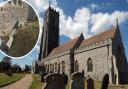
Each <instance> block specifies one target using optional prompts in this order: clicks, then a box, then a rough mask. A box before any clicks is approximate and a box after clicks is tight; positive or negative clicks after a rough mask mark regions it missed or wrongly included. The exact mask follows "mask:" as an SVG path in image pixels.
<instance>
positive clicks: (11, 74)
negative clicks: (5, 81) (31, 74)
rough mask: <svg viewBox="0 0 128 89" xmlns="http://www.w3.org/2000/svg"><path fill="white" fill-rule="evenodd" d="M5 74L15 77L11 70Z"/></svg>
mask: <svg viewBox="0 0 128 89" xmlns="http://www.w3.org/2000/svg"><path fill="white" fill-rule="evenodd" d="M5 74H6V75H8V76H13V72H12V70H10V69H9V70H8V71H6V72H5Z"/></svg>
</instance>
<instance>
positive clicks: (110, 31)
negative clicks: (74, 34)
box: [80, 27, 116, 46]
mask: <svg viewBox="0 0 128 89" xmlns="http://www.w3.org/2000/svg"><path fill="white" fill-rule="evenodd" d="M115 32H116V29H115V27H113V28H111V29H108V30H107V31H104V32H102V33H99V34H97V35H94V36H92V37H90V38H87V39H85V40H83V41H82V42H81V44H80V46H85V45H89V44H92V43H96V42H100V41H103V40H105V39H108V38H113V37H114V34H115Z"/></svg>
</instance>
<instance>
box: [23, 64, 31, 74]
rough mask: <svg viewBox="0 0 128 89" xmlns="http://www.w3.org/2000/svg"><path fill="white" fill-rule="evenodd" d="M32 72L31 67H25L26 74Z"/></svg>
mask: <svg viewBox="0 0 128 89" xmlns="http://www.w3.org/2000/svg"><path fill="white" fill-rule="evenodd" d="M30 71H31V66H30V65H25V68H24V72H26V73H29V72H30Z"/></svg>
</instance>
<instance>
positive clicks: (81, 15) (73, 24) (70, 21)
mask: <svg viewBox="0 0 128 89" xmlns="http://www.w3.org/2000/svg"><path fill="white" fill-rule="evenodd" d="M59 12H60V34H63V35H68V36H69V37H71V38H74V37H76V36H78V35H80V33H84V35H85V36H86V35H87V33H88V24H89V23H88V22H89V20H90V11H89V9H88V8H81V9H78V10H77V11H76V12H75V15H74V17H71V16H66V15H65V14H64V12H63V11H62V10H59Z"/></svg>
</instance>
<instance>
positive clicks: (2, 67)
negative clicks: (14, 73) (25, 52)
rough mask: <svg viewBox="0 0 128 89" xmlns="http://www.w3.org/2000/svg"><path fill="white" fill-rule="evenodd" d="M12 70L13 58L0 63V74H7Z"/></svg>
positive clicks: (6, 58)
mask: <svg viewBox="0 0 128 89" xmlns="http://www.w3.org/2000/svg"><path fill="white" fill-rule="evenodd" d="M10 69H11V58H9V57H7V56H6V57H4V58H3V60H2V61H1V62H0V72H3V73H5V72H7V71H8V70H10Z"/></svg>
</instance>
